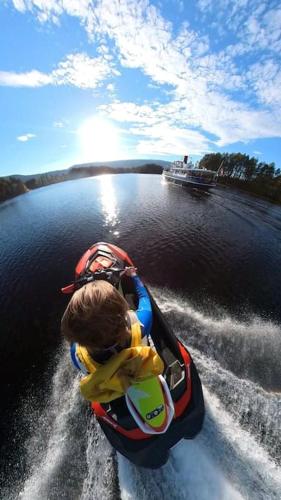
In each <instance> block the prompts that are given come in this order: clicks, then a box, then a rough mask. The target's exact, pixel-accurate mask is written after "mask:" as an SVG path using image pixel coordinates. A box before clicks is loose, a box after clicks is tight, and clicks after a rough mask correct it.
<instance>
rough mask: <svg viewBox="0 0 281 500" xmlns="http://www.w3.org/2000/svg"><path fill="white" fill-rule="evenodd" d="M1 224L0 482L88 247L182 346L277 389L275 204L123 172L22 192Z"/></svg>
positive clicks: (280, 348) (280, 315)
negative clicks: (135, 287) (127, 279)
mask: <svg viewBox="0 0 281 500" xmlns="http://www.w3.org/2000/svg"><path fill="white" fill-rule="evenodd" d="M0 220H1V225H0V242H1V246H0V257H1V258H0V271H1V298H0V305H1V353H2V354H1V358H2V359H1V393H2V401H3V402H4V405H3V414H2V418H1V421H0V423H1V424H2V425H1V428H2V434H3V438H4V439H3V443H4V448H3V449H4V454H2V457H5V459H4V462H3V470H4V476H5V475H6V474H7V468H8V469H9V468H10V463H14V459H13V458H11V457H14V453H15V449H16V446H19V443H22V442H23V441H24V436H25V432H26V433H27V432H30V424H29V429H28V431H27V430H26V431H25V423H24V420H21V424H20V425H21V429H19V428H18V425H16V426H15V425H14V424H15V422H16V421H17V418H20V415H21V413H22V406H21V405H22V400H23V399H24V398H23V396H24V395H25V394H27V393H28V394H29V395H30V394H32V395H33V396H32V398H31V399H29V402H30V405H31V406H32V405H34V412H36V411H37V410H36V405H38V401H40V399H42V400H43V399H44V397H46V394H45V396H44V397H43V395H42V398H40V391H44V390H43V389H42V387H46V386H47V385H48V377H51V376H52V374H53V372H54V370H55V368H54V362H52V359H53V352H54V351H55V349H56V348H57V346H58V345H59V343H60V337H59V321H60V317H61V314H62V312H63V310H64V307H65V306H66V303H67V300H68V298H67V297H65V296H62V295H60V293H59V289H60V287H61V286H64V285H65V284H67V283H69V282H70V280H71V279H72V277H73V271H74V267H75V265H76V262H77V260H78V259H79V257H80V256H81V254H82V253H83V252H84V251H85V250H86V249H87V248H88V247H89V246H90V245H91V244H92V243H94V242H96V241H108V242H113V243H115V244H117V245H119V246H121V247H122V248H124V249H125V250H126V251H127V252H128V253H129V255H130V256H131V257H132V259H133V260H134V262H135V263H136V265H137V266H138V269H139V272H140V275H141V276H142V277H143V278H144V280H145V282H146V283H147V284H148V285H149V286H150V287H152V290H154V291H155V293H156V295H157V294H158V300H159V302H161V298H162V297H163V296H165V297H166V299H167V300H166V302H165V303H163V307H164V309H165V308H166V313H167V316H168V319H169V320H170V321H171V323H172V324H174V326H175V328H176V329H177V330H178V333H179V334H180V335H182V336H183V338H184V339H185V340H186V341H187V343H188V344H189V345H190V346H191V347H192V348H194V349H195V350H198V352H199V353H201V355H202V356H207V357H208V360H213V361H214V363H219V366H220V367H221V369H222V370H228V371H229V372H230V373H231V374H233V376H237V377H239V378H240V379H241V380H242V379H245V380H249V383H254V384H257V387H259V388H260V389H259V390H262V389H265V390H266V391H268V394H270V393H272V394H273V392H275V391H280V390H281V380H280V353H281V336H280V332H281V330H280V324H281V307H280V305H281V298H280V297H281V295H280V292H281V265H280V255H281V207H279V206H274V205H272V204H270V203H268V202H266V201H263V200H258V199H255V198H253V197H250V196H247V195H244V194H239V193H238V192H234V191H230V190H228V189H223V188H214V189H212V190H211V191H210V192H209V193H202V192H198V191H195V190H188V189H185V188H182V187H180V186H178V185H173V184H169V183H168V184H167V183H165V182H164V181H163V180H162V178H161V176H156V175H154V176H153V175H137V174H126V175H124V174H122V175H115V176H101V177H96V178H89V179H81V180H77V181H70V182H65V183H62V184H57V185H53V186H48V187H45V188H42V189H38V190H35V191H33V192H30V193H27V194H25V195H22V196H20V197H18V198H15V199H13V200H10V201H8V202H6V203H4V204H2V205H1V206H0ZM52 367H53V368H52ZM203 378H204V377H203ZM208 381H209V387H211V386H212V382H211V378H210V376H208ZM217 392H218V391H217ZM226 399H227V398H225V403H226V406H227V401H226ZM39 406H40V405H39ZM232 406H233V405H232ZM251 411H252V410H251ZM251 411H250V410H249V412H250V413H251ZM258 411H260V410H258ZM38 412H39V413H40V408H39V409H38ZM249 412H248V413H247V411H246V410H245V412H244V413H245V415H244V423H246V424H247V419H248V420H251V415H250V414H249ZM238 413H239V409H237V414H238ZM264 420H265V421H266V414H265V415H264ZM251 425H252V429H254V425H259V424H254V423H253V422H252V424H251ZM264 425H266V424H264ZM15 427H16V428H15ZM271 429H272V426H271ZM264 432H265V433H267V432H269V429H265V431H264ZM258 433H259V436H260V441H262V437H261V435H262V434H261V430H260V428H259V429H258V430H257V432H256V434H258ZM12 440H14V451H11V449H12V448H13V447H12V446H11V442H12ZM85 446H86V445H85ZM279 452H280V450H279V448H278V449H277V450H276V451H275V456H277V455H278V454H279ZM7 457H10V458H8V459H7ZM9 460H11V462H9ZM20 462H21V459H20V457H18V460H17V463H16V465H15V464H14V467H15V470H17V471H19V470H21V463H20ZM22 467H23V466H22ZM23 469H24V467H23ZM54 498H55V497H54ZM57 498H58V497H57Z"/></svg>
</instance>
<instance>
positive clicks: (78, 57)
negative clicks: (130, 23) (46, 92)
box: [0, 53, 119, 89]
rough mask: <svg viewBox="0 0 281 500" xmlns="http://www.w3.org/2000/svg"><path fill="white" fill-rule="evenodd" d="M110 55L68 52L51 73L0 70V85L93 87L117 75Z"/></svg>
mask: <svg viewBox="0 0 281 500" xmlns="http://www.w3.org/2000/svg"><path fill="white" fill-rule="evenodd" d="M118 75H119V72H118V71H117V70H116V69H115V68H114V63H113V62H112V59H111V57H110V56H108V55H106V56H98V57H95V58H91V57H89V56H88V55H87V54H83V53H82V54H69V55H68V56H66V58H65V59H64V61H61V62H60V63H59V64H58V67H57V68H56V69H55V70H53V71H52V72H51V73H49V74H46V73H41V72H40V71H37V70H32V71H29V72H26V73H13V72H7V71H0V85H2V86H8V87H42V86H44V85H72V86H74V87H79V88H82V89H95V88H96V87H98V86H100V85H101V84H102V83H103V81H104V80H106V79H107V78H109V77H111V76H118Z"/></svg>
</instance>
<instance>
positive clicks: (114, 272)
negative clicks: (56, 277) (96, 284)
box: [61, 267, 124, 294]
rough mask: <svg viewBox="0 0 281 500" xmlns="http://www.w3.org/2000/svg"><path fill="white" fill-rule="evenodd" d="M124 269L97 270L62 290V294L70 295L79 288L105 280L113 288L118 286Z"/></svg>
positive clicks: (84, 275)
mask: <svg viewBox="0 0 281 500" xmlns="http://www.w3.org/2000/svg"><path fill="white" fill-rule="evenodd" d="M123 273H124V269H121V268H119V267H110V268H109V269H97V270H96V271H95V272H94V273H87V274H83V275H82V276H80V278H77V279H76V280H75V281H74V282H73V283H71V285H68V286H65V287H64V288H62V289H61V291H62V293H65V294H68V293H73V292H75V291H76V290H78V289H79V288H81V287H82V286H84V285H87V284H88V283H91V282H92V281H98V280H104V281H108V282H109V283H111V285H113V286H117V285H118V283H119V281H120V278H121V276H122V274H123Z"/></svg>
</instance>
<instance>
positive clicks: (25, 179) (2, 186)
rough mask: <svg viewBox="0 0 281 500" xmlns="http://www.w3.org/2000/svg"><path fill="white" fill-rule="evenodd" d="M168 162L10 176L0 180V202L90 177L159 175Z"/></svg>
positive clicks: (75, 167) (77, 167)
mask: <svg viewBox="0 0 281 500" xmlns="http://www.w3.org/2000/svg"><path fill="white" fill-rule="evenodd" d="M168 166H169V162H167V161H162V160H156V161H153V160H122V161H121V160H120V161H112V162H103V163H101V162H96V163H82V164H78V165H73V166H72V167H69V168H67V169H64V170H56V171H51V172H46V173H43V174H33V175H11V176H9V177H2V178H0V202H1V201H5V200H7V199H8V198H13V197H14V196H17V195H19V194H23V193H25V192H27V191H29V190H32V189H36V188H40V187H43V186H48V185H49V184H55V183H57V182H64V181H68V180H74V179H80V178H82V177H92V176H96V175H102V174H117V173H140V174H142V173H144V174H161V173H162V171H163V169H164V168H167V167H168Z"/></svg>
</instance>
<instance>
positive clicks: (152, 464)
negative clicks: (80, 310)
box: [62, 242, 205, 469]
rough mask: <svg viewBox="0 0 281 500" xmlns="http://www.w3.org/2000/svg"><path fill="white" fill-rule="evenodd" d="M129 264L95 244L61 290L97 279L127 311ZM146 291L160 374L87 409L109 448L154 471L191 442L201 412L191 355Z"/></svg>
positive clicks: (118, 252)
mask: <svg viewBox="0 0 281 500" xmlns="http://www.w3.org/2000/svg"><path fill="white" fill-rule="evenodd" d="M128 266H134V264H133V261H132V260H131V258H130V257H129V256H128V254H127V253H126V252H125V251H124V250H122V249H121V248H119V247H117V246H116V245H113V244H110V243H104V242H99V243H95V244H94V245H92V246H91V247H90V248H89V249H88V250H87V251H86V252H85V253H84V255H83V256H82V257H81V259H80V260H79V262H78V264H77V266H76V269H75V280H74V282H73V283H72V284H71V285H68V286H66V287H64V288H62V292H63V293H73V292H75V290H77V289H78V288H80V287H81V286H83V285H84V284H86V283H89V282H91V281H93V280H98V279H102V280H106V281H109V282H110V283H111V284H112V285H114V286H115V287H117V289H118V290H119V292H120V293H122V294H123V296H124V297H125V299H126V300H127V302H128V304H129V307H130V309H137V306H138V304H137V301H138V299H137V296H136V293H135V291H134V284H133V280H132V279H131V278H130V277H128V276H126V275H122V274H123V273H122V272H123V271H124V270H125V268H126V267H128ZM147 291H148V294H149V297H150V300H151V305H152V311H153V325H152V331H151V334H150V342H151V345H153V349H156V351H157V353H158V354H159V356H160V357H161V359H162V361H163V362H164V372H163V374H162V375H160V376H158V377H154V378H153V380H152V379H150V380H143V381H141V382H140V383H138V384H136V385H133V386H132V387H130V388H129V390H128V391H127V393H126V395H125V396H123V397H120V398H118V399H115V400H114V401H111V402H110V403H102V404H101V403H98V402H93V403H92V404H91V408H92V411H93V413H94V414H95V416H96V418H97V421H98V422H99V424H100V426H101V428H102V430H103V432H104V434H105V435H106V437H107V439H108V440H109V442H110V443H111V445H112V446H113V448H115V449H116V450H117V451H118V452H119V453H121V454H122V455H124V456H125V457H126V458H127V459H128V460H130V461H131V462H132V463H134V464H135V465H138V466H142V467H146V468H150V469H156V468H158V467H161V466H162V465H164V464H165V463H166V462H167V460H168V457H169V450H170V448H171V447H173V446H174V445H175V444H176V443H177V442H178V441H180V440H181V439H193V438H194V437H195V436H196V435H197V434H198V433H199V432H200V430H201V428H202V425H203V420H204V413H205V408H204V399H203V393H202V386H201V381H200V378H199V375H198V372H197V369H196V366H195V364H194V362H193V360H192V357H191V355H190V353H189V352H188V350H187V348H186V346H185V345H184V344H183V343H182V342H181V341H180V340H179V339H177V338H176V336H175V335H174V333H173V332H172V330H171V328H170V327H169V325H168V324H167V322H166V321H165V318H164V317H163V314H162V313H161V311H160V309H159V307H158V306H157V304H156V302H155V300H154V299H153V297H152V295H151V293H150V292H149V290H147Z"/></svg>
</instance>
